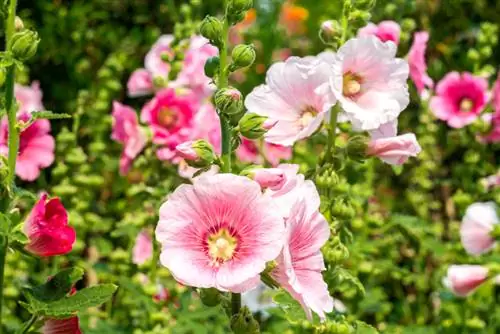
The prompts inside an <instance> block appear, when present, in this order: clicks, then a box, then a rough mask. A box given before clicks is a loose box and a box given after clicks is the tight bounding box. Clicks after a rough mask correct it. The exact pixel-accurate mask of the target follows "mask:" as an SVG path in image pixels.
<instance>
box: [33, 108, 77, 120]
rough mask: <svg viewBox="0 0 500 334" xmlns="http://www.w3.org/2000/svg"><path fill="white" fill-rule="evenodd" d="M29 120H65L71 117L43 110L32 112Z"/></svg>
mask: <svg viewBox="0 0 500 334" xmlns="http://www.w3.org/2000/svg"><path fill="white" fill-rule="evenodd" d="M31 118H32V120H37V119H65V118H71V115H69V114H56V113H53V112H52V111H49V110H44V111H34V112H32V113H31Z"/></svg>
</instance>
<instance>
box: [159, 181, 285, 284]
mask: <svg viewBox="0 0 500 334" xmlns="http://www.w3.org/2000/svg"><path fill="white" fill-rule="evenodd" d="M283 233H284V222H283V218H282V217H281V216H280V215H279V214H278V213H277V210H276V208H275V207H274V205H273V202H272V201H270V198H269V197H268V196H267V195H264V194H263V193H262V191H261V189H260V186H259V184H258V183H257V182H255V181H252V180H250V179H249V178H247V177H244V176H237V175H233V174H217V175H213V176H201V177H198V178H196V179H194V183H193V185H187V184H185V185H181V186H180V187H179V188H177V189H176V190H175V191H174V193H173V194H171V195H170V197H169V199H168V201H167V202H165V203H163V205H162V206H161V208H160V221H159V223H158V226H157V228H156V239H157V240H158V241H159V242H160V243H161V244H162V252H161V255H160V262H161V263H162V264H163V265H164V266H165V267H167V268H168V269H169V270H170V272H171V273H172V275H173V276H174V277H175V279H176V280H177V281H179V282H180V283H182V284H184V285H189V286H194V287H199V288H210V287H213V288H217V289H219V290H227V291H231V292H244V291H248V290H250V289H252V288H254V287H255V286H256V285H257V284H258V282H259V279H260V278H259V274H260V273H261V272H262V271H263V270H264V269H265V267H266V262H268V261H271V260H274V259H275V258H276V257H277V256H278V255H279V253H280V251H281V249H282V248H283Z"/></svg>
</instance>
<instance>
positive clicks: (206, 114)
mask: <svg viewBox="0 0 500 334" xmlns="http://www.w3.org/2000/svg"><path fill="white" fill-rule="evenodd" d="M191 139H192V140H195V139H205V140H207V141H208V142H209V143H210V144H212V146H213V147H214V150H215V152H216V153H219V154H220V147H221V131H220V121H219V116H218V115H217V111H215V108H214V106H213V104H212V103H210V102H205V103H204V104H203V105H202V106H201V107H200V109H199V110H198V111H197V112H196V115H195V116H194V120H193V126H192V131H191Z"/></svg>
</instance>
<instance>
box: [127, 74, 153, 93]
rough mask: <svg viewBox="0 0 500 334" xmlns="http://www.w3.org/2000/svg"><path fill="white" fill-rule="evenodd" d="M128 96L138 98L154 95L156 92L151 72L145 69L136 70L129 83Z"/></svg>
mask: <svg viewBox="0 0 500 334" xmlns="http://www.w3.org/2000/svg"><path fill="white" fill-rule="evenodd" d="M127 91H128V96H130V97H138V96H144V95H149V94H152V93H153V91H154V85H153V77H152V76H151V72H149V71H148V70H146V69H144V68H140V69H138V70H135V71H134V72H133V73H132V75H131V76H130V78H129V79H128V82H127Z"/></svg>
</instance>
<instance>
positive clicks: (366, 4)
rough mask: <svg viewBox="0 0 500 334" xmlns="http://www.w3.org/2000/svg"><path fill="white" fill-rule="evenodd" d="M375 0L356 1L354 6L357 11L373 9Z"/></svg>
mask: <svg viewBox="0 0 500 334" xmlns="http://www.w3.org/2000/svg"><path fill="white" fill-rule="evenodd" d="M375 2H376V0H356V3H355V6H356V8H358V9H362V10H370V9H372V8H373V7H375Z"/></svg>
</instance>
